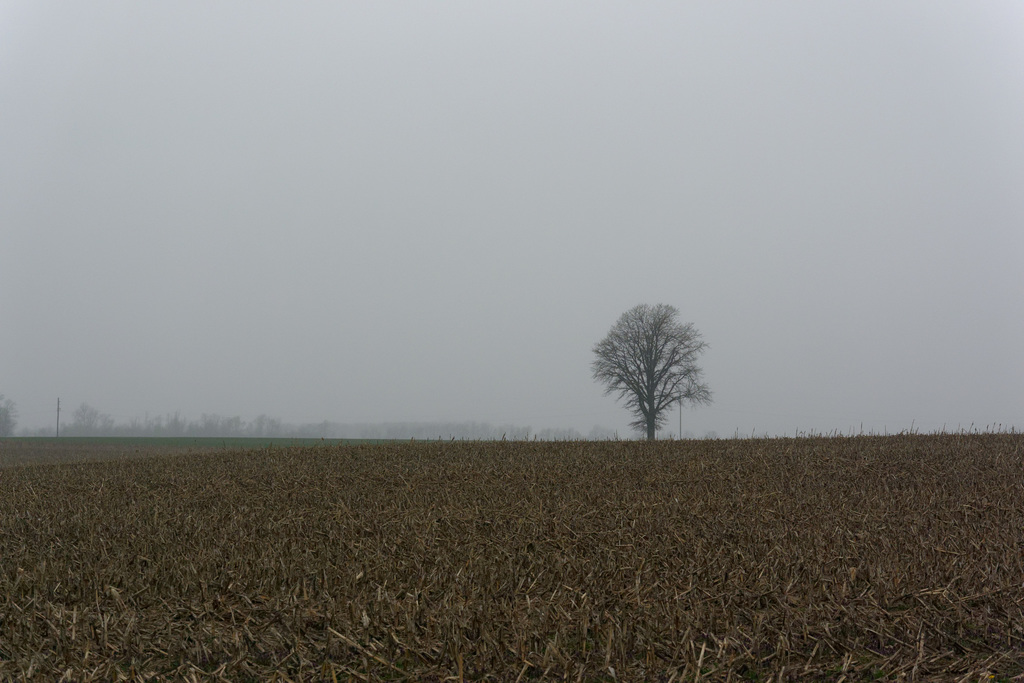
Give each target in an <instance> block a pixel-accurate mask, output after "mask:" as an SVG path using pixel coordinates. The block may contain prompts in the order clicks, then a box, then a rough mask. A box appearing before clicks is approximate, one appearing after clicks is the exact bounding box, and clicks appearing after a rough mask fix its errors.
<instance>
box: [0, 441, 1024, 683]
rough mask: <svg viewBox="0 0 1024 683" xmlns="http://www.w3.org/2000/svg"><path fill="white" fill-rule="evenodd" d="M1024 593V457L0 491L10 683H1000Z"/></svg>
mask: <svg viewBox="0 0 1024 683" xmlns="http://www.w3.org/2000/svg"><path fill="white" fill-rule="evenodd" d="M4 447H5V446H4V445H3V444H0V448H4ZM1022 582H1024V437H1022V436H1021V435H1019V434H999V435H943V436H906V435H905V436H892V437H854V438H834V439H825V438H809V439H799V440H792V439H789V440H745V441H705V442H660V443H655V444H647V443H637V442H628V443H558V444H550V443H546V444H545V443H512V442H498V443H459V442H451V443H415V444H403V445H392V446H363V447H347V448H345V447H321V448H302V449H287V450H282V449H268V450H260V451H248V452H232V453H212V454H211V453H205V454H200V453H192V454H185V455H174V456H171V455H155V456H151V457H147V458H142V459H135V460H131V459H119V460H112V461H109V462H97V463H73V464H61V465H45V466H26V467H8V468H5V469H2V470H0V680H38V681H54V680H58V679H61V680H66V681H99V680H104V681H107V680H117V679H119V678H121V679H128V680H162V679H178V680H207V681H214V680H218V681H223V680H230V681H247V680H253V681H255V680H267V679H270V678H271V677H272V676H275V675H276V676H278V680H291V681H312V680H316V681H335V680H337V681H343V680H349V679H351V680H396V681H401V680H424V681H444V680H456V681H457V680H496V681H517V680H519V681H528V680H537V679H544V680H554V679H569V680H587V681H593V680H661V681H692V680H698V679H699V680H707V681H713V680H728V679H730V678H731V679H732V680H751V681H767V680H780V681H781V680H830V681H853V680H870V679H873V678H880V677H881V678H891V679H904V680H915V679H916V680H964V681H977V680H986V681H987V680H1000V679H1002V680H1010V679H1012V678H1013V677H1015V676H1019V675H1021V674H1022V673H1024V585H1022ZM990 676H995V677H996V678H994V679H993V678H990ZM62 677H63V678H62Z"/></svg>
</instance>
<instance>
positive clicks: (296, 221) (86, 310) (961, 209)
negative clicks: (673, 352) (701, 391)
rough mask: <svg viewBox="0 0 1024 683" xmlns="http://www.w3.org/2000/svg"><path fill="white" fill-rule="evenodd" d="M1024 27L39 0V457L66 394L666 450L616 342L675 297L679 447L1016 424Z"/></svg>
mask: <svg viewBox="0 0 1024 683" xmlns="http://www.w3.org/2000/svg"><path fill="white" fill-rule="evenodd" d="M1022 35H1024V10H1022V9H1021V7H1020V5H1019V4H1017V3H1010V2H995V3H986V4H984V5H973V4H972V5H968V4H958V3H937V4H936V3H922V2H910V3H902V4H900V5H897V6H892V5H890V4H888V3H880V2H867V3H855V4H848V5H842V6H834V5H817V4H812V5H808V4H805V3H790V2H780V3H772V4H771V5H760V4H755V3H740V4H733V3H730V4H727V5H721V4H718V3H714V4H712V3H702V4H689V5H682V6H676V5H671V4H668V5H665V4H657V5H655V4H652V5H647V6H635V5H630V4H611V5H601V6H592V5H589V4H586V5H585V4H572V3H569V4H558V5H554V6H552V5H549V4H545V3H531V2H526V3H520V2H517V3H514V4H509V5H507V6H488V5H476V4H448V5H443V6H440V7H438V6H435V5H428V4H413V5H408V6H403V7H401V8H397V7H390V6H386V5H376V4H374V5H365V6H350V5H334V4H326V3H315V4H304V5H302V6H292V5H287V6H285V5H280V6H252V5H249V4H244V3H231V2H225V3H217V4H215V5H212V6H211V5H208V4H204V3H191V2H178V3H171V4H166V5H149V4H141V5H140V4H136V3H127V2H112V3H102V4H94V3H88V4H80V3H76V4H73V5H64V4H56V3H48V2H4V3H2V4H0V123H2V125H0V188H2V189H0V193H2V194H0V236H2V245H0V392H2V394H3V396H4V397H5V400H7V401H11V402H13V404H14V407H15V411H16V426H15V428H14V433H17V434H23V435H28V434H51V433H53V432H54V430H55V428H56V426H57V425H56V404H57V399H58V398H59V399H60V400H61V402H62V403H61V404H62V410H63V413H62V416H61V420H62V423H63V425H64V426H65V427H67V428H68V432H67V433H68V434H72V433H74V430H75V429H78V430H79V432H81V433H85V432H86V431H89V430H90V429H92V430H93V432H96V433H98V432H97V430H99V427H107V428H109V429H106V430H99V431H105V433H119V434H126V433H130V432H132V430H135V431H136V432H138V433H142V432H143V431H145V429H144V428H146V426H147V425H148V427H149V428H152V429H150V432H153V433H155V432H158V431H160V430H164V431H165V432H166V431H167V429H168V428H169V425H170V424H172V423H173V424H176V425H177V424H178V423H177V422H175V420H178V421H180V422H181V424H182V425H185V426H183V427H181V429H182V430H185V431H186V432H187V430H188V429H193V431H196V432H198V431H203V430H204V429H205V430H206V431H205V432H204V433H208V432H209V430H210V429H211V428H212V427H213V426H216V427H217V428H218V430H220V431H223V432H225V433H229V432H230V433H265V432H266V430H267V429H268V425H270V426H275V428H277V427H280V431H281V433H283V434H292V433H294V434H298V433H302V434H307V433H308V434H315V435H318V436H319V435H328V436H330V435H334V436H343V435H346V434H350V433H360V434H362V433H371V432H374V430H376V431H375V433H381V434H388V435H394V436H400V437H403V438H404V437H412V436H417V437H419V436H423V437H424V438H426V437H427V436H429V435H432V438H437V437H439V436H440V437H442V438H448V437H449V432H452V433H453V435H454V433H458V435H460V436H464V437H466V438H477V437H480V438H500V437H501V436H502V435H503V434H505V435H507V436H511V435H512V434H515V435H516V436H517V437H519V436H525V435H527V434H528V435H529V438H533V437H535V436H539V437H540V438H543V436H544V435H547V436H551V437H552V438H558V437H564V438H579V437H584V438H585V437H588V436H593V437H596V438H600V437H610V436H615V435H617V436H619V437H620V438H633V437H636V436H641V435H642V433H641V432H638V431H636V430H635V429H633V428H631V427H630V422H631V419H632V418H631V416H630V413H629V410H628V409H627V407H626V406H625V405H624V404H623V403H621V402H619V401H617V400H616V398H615V397H614V396H606V395H604V387H603V386H601V385H600V384H599V383H597V382H595V381H594V379H593V377H592V376H591V371H590V364H591V362H592V349H593V347H594V345H595V344H596V343H597V342H598V341H600V340H601V339H602V338H603V337H604V335H606V334H607V333H608V330H609V329H610V327H611V326H612V325H613V324H614V323H615V321H616V320H617V319H618V317H619V316H620V315H621V314H622V313H623V312H625V311H627V310H629V309H630V308H632V307H633V306H636V305H638V304H650V305H655V304H662V303H664V304H667V305H671V306H673V307H675V308H676V309H678V311H679V316H680V320H681V321H682V322H684V323H692V324H693V325H695V327H696V329H698V330H699V331H700V332H701V334H702V335H703V339H704V340H705V341H706V342H707V344H708V348H707V350H706V352H705V353H704V354H703V356H702V357H701V359H700V364H701V369H702V371H703V377H704V379H705V381H706V382H707V385H708V386H709V387H710V388H711V390H712V391H713V394H714V400H713V402H711V403H710V404H701V405H696V406H689V405H687V407H686V408H684V410H683V411H682V413H681V415H680V414H679V411H678V409H676V410H675V412H674V413H672V414H671V415H668V416H666V418H665V419H664V421H663V424H661V426H660V428H659V430H658V436H659V437H661V438H665V437H674V436H679V435H680V431H681V433H682V435H683V436H695V437H703V436H707V435H718V436H721V437H727V436H733V435H736V434H739V435H751V434H756V435H764V434H768V435H785V434H789V435H793V434H796V433H833V432H836V431H838V432H840V433H850V432H854V433H860V432H865V433H886V432H888V433H894V432H900V431H904V430H909V429H914V430H915V431H926V432H927V431H937V430H943V429H945V430H947V431H956V430H959V429H983V430H984V429H1011V428H1016V429H1019V428H1020V427H1021V426H1022V423H1021V415H1022V409H1024V360H1022V354H1021V353H1020V349H1021V348H1024V315H1020V312H1019V309H1020V302H1021V300H1022V294H1024V280H1022V277H1021V268H1020V264H1021V263H1022V262H1024V229H1022V226H1024V193H1022V192H1021V188H1022V187H1024V128H1022V126H1021V125H1020V122H1021V121H1024V88H1022V87H1021V85H1022V83H1024V41H1022V40H1021V39H1020V38H1021V36H1022ZM83 405H84V406H86V407H89V408H91V409H93V410H95V411H98V413H99V415H100V418H101V420H100V422H97V423H95V424H93V425H92V426H91V427H90V426H89V425H85V424H76V423H75V418H74V413H75V411H76V410H78V409H79V408H80V407H82V406H83ZM157 416H159V417H157ZM261 416H262V417H261ZM261 420H262V422H261ZM188 425H192V427H188ZM456 425H461V426H460V427H456ZM179 426H180V425H179ZM318 426H319V427H318ZM435 432H436V433H435Z"/></svg>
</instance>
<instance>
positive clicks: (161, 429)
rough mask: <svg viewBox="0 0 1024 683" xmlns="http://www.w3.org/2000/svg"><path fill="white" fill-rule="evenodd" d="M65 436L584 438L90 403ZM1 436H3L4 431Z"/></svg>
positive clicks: (595, 433)
mask: <svg viewBox="0 0 1024 683" xmlns="http://www.w3.org/2000/svg"><path fill="white" fill-rule="evenodd" d="M7 403H9V404H10V407H9V409H8V413H9V414H11V415H12V417H11V420H12V422H11V425H10V431H9V434H8V435H11V434H13V433H14V423H13V415H14V414H16V412H15V410H14V406H13V403H12V402H10V401H8V402H7ZM4 409H5V403H4V399H3V397H2V396H0V428H3V426H4V424H5V423H4V422H3V419H4V418H3V416H4V415H5V413H3V412H2V411H3V410H4ZM53 433H54V432H53V429H52V428H49V427H46V428H42V429H37V430H33V431H31V432H28V433H26V434H25V435H26V436H53ZM60 433H61V435H62V436H111V437H196V438H202V437H253V438H315V439H319V438H325V439H421V440H436V439H442V440H448V439H466V440H484V441H486V440H497V439H508V440H510V441H525V440H531V439H537V440H542V441H570V440H579V439H583V438H585V437H584V435H583V434H582V433H580V432H579V431H578V430H576V429H571V428H566V429H559V428H547V429H542V430H540V431H537V432H533V431H531V429H530V427H528V426H520V425H514V424H500V425H493V424H491V423H489V422H476V421H467V422H382V423H368V422H367V423H341V422H331V421H327V420H325V421H323V422H313V423H307V424H298V425H296V424H289V423H286V422H284V421H283V420H280V419H278V418H274V417H269V416H267V415H260V416H259V417H257V418H255V419H253V420H244V419H242V418H241V417H238V416H235V417H223V416H221V415H215V414H208V413H203V414H202V415H200V416H199V418H198V419H192V420H189V419H186V418H183V417H182V416H181V414H180V413H173V414H167V415H156V416H149V415H146V416H145V417H141V418H140V417H134V418H132V419H130V420H128V421H127V422H124V423H118V422H117V421H115V420H114V418H113V417H112V416H110V415H108V414H107V413H104V412H102V411H100V410H98V409H97V408H94V407H93V406H91V405H89V404H88V403H83V404H81V405H80V406H79V407H78V408H77V409H76V410H75V411H74V412H73V413H72V414H71V418H70V420H69V421H67V422H63V421H62V423H61V428H60ZM0 435H3V432H0ZM586 438H589V439H592V440H612V439H617V438H618V434H617V433H616V432H615V431H613V430H610V429H606V428H603V427H597V426H595V427H594V428H593V429H591V430H590V433H589V434H588V435H587V437H586Z"/></svg>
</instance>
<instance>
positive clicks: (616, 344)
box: [591, 304, 711, 441]
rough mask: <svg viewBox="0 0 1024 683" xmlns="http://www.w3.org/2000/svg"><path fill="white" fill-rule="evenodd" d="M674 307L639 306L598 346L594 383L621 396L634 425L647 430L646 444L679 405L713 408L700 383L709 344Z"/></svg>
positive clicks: (636, 427) (709, 393)
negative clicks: (699, 359) (699, 361)
mask: <svg viewBox="0 0 1024 683" xmlns="http://www.w3.org/2000/svg"><path fill="white" fill-rule="evenodd" d="M678 316H679V311H678V310H676V308H675V307H674V306H668V305H666V304H658V305H657V306H648V305H647V304H641V305H639V306H636V307H634V308H631V309H629V310H628V311H626V312H625V313H623V314H622V317H620V318H619V321H618V322H617V323H615V325H614V326H613V327H612V329H611V331H610V332H608V336H607V337H605V338H604V339H602V340H601V341H600V342H598V343H597V344H596V345H595V346H594V355H596V356H597V358H595V359H594V362H593V364H592V365H591V367H592V369H593V371H594V379H595V380H597V381H598V382H601V383H603V384H604V385H605V386H606V389H605V392H604V393H605V395H606V396H607V395H608V394H618V398H619V399H620V400H622V399H625V402H626V407H627V408H628V409H629V410H630V412H632V413H633V416H634V417H635V418H636V419H634V420H633V422H631V423H630V426H631V427H634V428H635V429H637V430H638V431H641V432H643V431H646V432H647V438H648V440H651V441H653V440H654V436H655V433H656V432H657V430H658V427H660V426H661V425H662V424H664V422H665V419H666V409H668V408H671V407H672V406H674V405H676V404H677V403H679V404H681V403H685V402H689V403H692V404H705V405H706V404H709V403H711V390H710V389H708V386H707V384H704V383H703V382H702V381H701V375H702V374H703V371H702V370H701V369H700V368H699V367H698V366H697V356H698V355H700V353H701V352H702V351H704V350H705V349H706V348H707V347H708V345H707V344H706V343H704V341H703V339H702V338H701V334H700V332H698V331H697V330H696V328H694V326H693V323H686V324H683V323H680V322H679V321H678V319H677V318H678Z"/></svg>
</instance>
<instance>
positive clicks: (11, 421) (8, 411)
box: [0, 394, 18, 436]
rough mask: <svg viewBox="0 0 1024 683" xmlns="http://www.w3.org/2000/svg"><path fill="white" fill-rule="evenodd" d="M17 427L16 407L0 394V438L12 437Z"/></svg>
mask: <svg viewBox="0 0 1024 683" xmlns="http://www.w3.org/2000/svg"><path fill="white" fill-rule="evenodd" d="M17 426H18V406H17V405H16V404H15V403H14V401H12V400H11V399H9V398H4V395H3V394H0V436H14V428H15V427H17Z"/></svg>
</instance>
